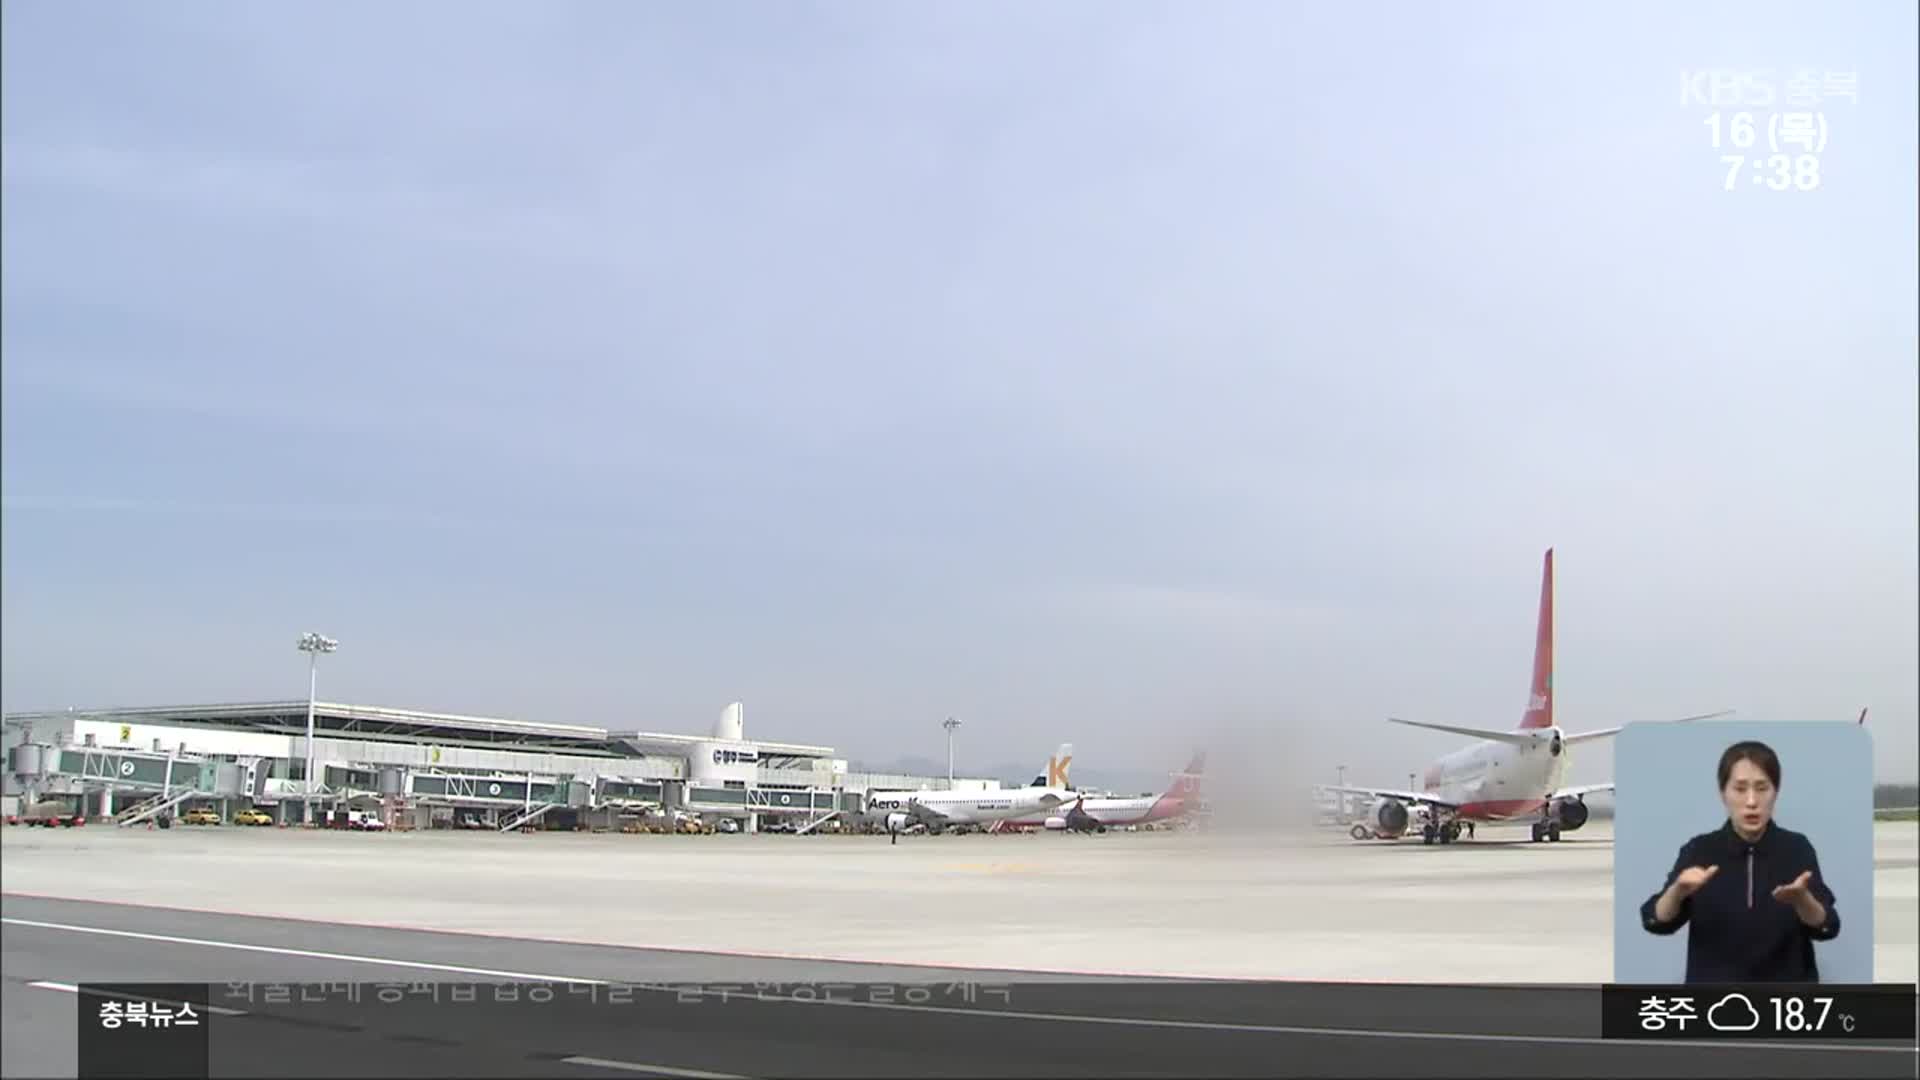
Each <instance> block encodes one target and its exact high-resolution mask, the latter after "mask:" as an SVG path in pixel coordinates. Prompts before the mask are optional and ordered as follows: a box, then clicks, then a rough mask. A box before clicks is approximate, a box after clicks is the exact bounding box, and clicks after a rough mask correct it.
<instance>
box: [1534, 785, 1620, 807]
mask: <svg viewBox="0 0 1920 1080" xmlns="http://www.w3.org/2000/svg"><path fill="white" fill-rule="evenodd" d="M1612 790H1613V783H1612V782H1611V781H1609V782H1607V783H1604V784H1581V785H1580V786H1579V787H1570V788H1561V789H1560V790H1559V791H1556V792H1554V793H1553V794H1551V795H1549V796H1547V801H1548V802H1552V801H1553V800H1555V799H1578V798H1581V797H1583V796H1587V795H1591V794H1593V793H1594V792H1596V791H1612Z"/></svg>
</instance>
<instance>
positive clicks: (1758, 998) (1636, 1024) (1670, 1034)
mask: <svg viewBox="0 0 1920 1080" xmlns="http://www.w3.org/2000/svg"><path fill="white" fill-rule="evenodd" d="M1601 1034H1602V1036H1603V1037H1605V1038H1608V1039H1749V1040H1761V1041H1781V1040H1787V1041H1799V1040H1808V1039H1811V1040H1849V1041H1852V1040H1858V1041H1862V1042H1865V1041H1875V1040H1877V1041H1897V1042H1901V1043H1904V1044H1906V1045H1908V1046H1911V1045H1912V1043H1913V1039H1914V988H1913V987H1912V986H1911V985H1907V986H1901V985H1898V984H1893V983H1868V984H1864V985H1855V986H1844V985H1830V986H1829V985H1814V986H1801V985H1797V984H1781V983H1769V984H1762V985H1756V986H1741V985H1716V986H1701V985H1678V986H1618V985H1609V986H1606V987H1603V988H1602V990H1601Z"/></svg>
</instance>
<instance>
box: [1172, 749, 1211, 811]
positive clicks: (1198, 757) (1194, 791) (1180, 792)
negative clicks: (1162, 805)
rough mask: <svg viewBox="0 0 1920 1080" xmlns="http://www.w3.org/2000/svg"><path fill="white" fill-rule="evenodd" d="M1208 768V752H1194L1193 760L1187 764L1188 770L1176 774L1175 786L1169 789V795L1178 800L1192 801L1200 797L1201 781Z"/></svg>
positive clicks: (1174, 778)
mask: <svg viewBox="0 0 1920 1080" xmlns="http://www.w3.org/2000/svg"><path fill="white" fill-rule="evenodd" d="M1206 768H1207V754H1206V751H1204V750H1196V751H1194V754H1193V760H1192V761H1190V762H1188V763H1187V767H1186V769H1184V770H1183V771H1181V772H1178V773H1175V774H1174V777H1173V786H1172V787H1170V788H1168V789H1167V794H1168V795H1171V796H1173V797H1174V798H1176V799H1191V798H1194V797H1196V796H1198V795H1199V794H1200V779H1201V776H1202V775H1203V774H1204V773H1205V772H1206Z"/></svg>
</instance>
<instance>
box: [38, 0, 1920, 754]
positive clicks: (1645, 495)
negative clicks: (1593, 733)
mask: <svg viewBox="0 0 1920 1080" xmlns="http://www.w3.org/2000/svg"><path fill="white" fill-rule="evenodd" d="M1916 30H1917V28H1916V23H1915V10H1914V8H1913V6H1912V5H1910V4H1898V3H1891V2H1887V3H1867V4H1857V5H1844V4H1839V3H1823V4H1818V5H1804V4H1798V5H1784V4H1782V5H1772V6H1763V5H1755V4H1738V5H1725V6H1710V5H1706V4H1684V5H1675V4H1648V5H1644V6H1640V7H1637V8H1630V7H1628V6H1627V5H1625V4H1621V3H1607V4H1588V5H1584V6H1581V7H1579V8H1575V7H1574V6H1573V5H1568V4H1534V3H1520V2H1514V3H1504V4H1497V5H1484V4H1483V5H1467V4H1445V5H1431V4H1418V3H1412V2H1405V3H1378V4H1358V3H1332V2H1317V3H1311V4H1309V3H1305V2H1281V0H1274V2H1263V3H1252V4H1244V5H1227V4H1219V3H1208V4H1187V3H1180V4H1175V3H1165V4H1139V3H1132V4H1129V3H1097V4H1094V3H1052V4H1005V5H994V4H980V3H969V4H954V3H949V4H942V5H934V4H911V5H894V4H880V3H871V4H854V3H834V4H801V3H773V2H763V3H755V4H747V3H733V4H697V5H696V4H682V5H667V4H627V3H612V2H608V3H599V4H572V5H567V4H533V3H519V4H483V3H475V2H471V0H461V2H459V3H444V4H438V3H434V4H430V3H423V2H417V0H413V2H409V3H405V4H375V3H367V2H359V3H333V4H325V5H321V4H295V3H290V2H289V3H274V4H242V3H200V4H169V5H135V4H111V5H110V4H89V5H72V4H63V3H52V2H45V0H42V2H29V0H10V2H9V3H7V5H6V7H5V26H4V72H5V74H4V94H3V95H0V105H3V107H4V123H5V156H4V164H5V228H4V231H3V233H0V237H3V242H4V255H5V283H4V301H5V311H4V456H3V457H0V463H3V466H4V476H3V480H4V497H5V505H4V633H3V634H0V648H3V649H4V656H3V663H4V670H5V680H4V696H5V706H6V707H7V708H8V709H20V708H37V707H64V706H67V705H79V706H82V707H85V706H90V705H108V704H134V703H159V702H198V701H213V700H238V699H255V698H269V697H276V698H293V697H300V696H302V695H304V693H305V690H306V670H305V669H306V665H305V663H304V662H303V659H302V657H301V656H300V655H299V654H298V653H296V652H295V650H294V639H295V637H296V636H297V635H298V634H299V633H300V632H301V631H303V630H307V629H316V630H320V631H322V632H325V633H328V634H331V635H333V636H335V637H337V638H339V639H340V640H341V641H342V643H343V644H342V646H341V651H340V652H339V653H338V654H337V655H336V656H333V657H329V658H328V659H327V660H326V661H325V663H324V666H323V671H322V678H321V695H322V696H323V697H326V698H331V699H337V700H351V701H361V702H369V703H381V704H389V705H396V706H412V707H421V708H430V709H445V710H463V711H475V712H482V713H491V714H502V715H515V716H523V717H529V718H540V719H551V720H558V721H570V722H581V723H595V724H606V725H609V726H615V727H643V728H652V729H656V730H680V731H703V730H706V729H707V728H708V727H709V726H710V724H711V723H712V720H713V718H714V716H715V715H716V714H717V713H718V711H719V710H720V708H721V707H722V706H723V705H724V704H725V703H726V702H728V701H731V700H734V699H742V700H745V701H746V702H747V730H748V733H749V734H750V735H760V736H764V737H768V738H784V739H794V740H801V741H810V742H822V743H829V744H833V745H836V746H839V747H840V748H841V749H842V750H843V751H845V752H846V753H847V754H849V755H850V756H856V757H858V756H865V757H870V758H877V757H885V756H888V755H898V754H908V753H917V754H923V755H926V756H930V757H936V758H938V757H940V756H941V755H942V754H943V753H944V745H945V743H944V734H943V733H942V732H941V730H940V729H939V726H938V724H939V721H940V719H941V718H942V717H944V716H946V715H948V714H954V715H957V716H959V717H960V718H961V719H962V720H963V721H964V722H965V725H966V726H965V727H964V728H963V729H962V731H961V747H962V751H961V755H960V759H961V762H962V768H963V769H964V768H965V766H966V764H967V763H968V762H969V761H973V762H977V763H980V764H986V763H989V762H992V763H998V762H1004V761H1019V760H1024V759H1027V758H1032V759H1033V760H1034V762H1035V764H1036V766H1037V765H1038V763H1039V762H1040V761H1042V760H1043V759H1044V757H1045V755H1046V754H1047V753H1048V752H1049V751H1050V750H1051V749H1052V748H1053V746H1054V744H1055V743H1057V742H1059V741H1061V740H1063V739H1071V740H1072V741H1073V742H1074V743H1075V744H1076V748H1077V760H1078V761H1079V762H1080V763H1082V764H1086V765H1092V764H1093V763H1095V762H1099V763H1102V764H1108V765H1113V766H1125V767H1130V768H1133V767H1138V768H1158V767H1165V768H1172V767H1175V766H1177V765H1179V764H1180V763H1181V761H1182V760H1184V756H1185V749H1186V747H1187V745H1188V744H1189V743H1191V742H1193V741H1195V740H1196V738H1197V737H1198V735H1199V734H1200V733H1202V732H1204V731H1212V730H1216V729H1218V728H1220V727H1223V726H1225V727H1232V726H1245V727H1253V728H1257V729H1260V730H1262V731H1265V732H1267V733H1269V734H1273V735H1275V736H1277V737H1278V736H1284V738H1285V739H1287V740H1289V741H1290V742H1292V743H1294V744H1296V748H1295V750H1294V751H1293V752H1292V753H1291V754H1290V755H1289V760H1290V761H1291V762H1293V763H1295V764H1303V763H1305V764H1307V765H1310V766H1311V768H1312V769H1315V770H1317V769H1320V768H1321V767H1322V766H1323V765H1324V766H1325V771H1326V773H1327V775H1328V777H1329V778H1330V777H1331V763H1332V762H1334V761H1342V762H1344V763H1346V764H1347V765H1349V766H1350V769H1349V773H1348V778H1349V779H1350V780H1356V781H1365V780H1373V781H1376V782H1381V783H1399V782H1403V781H1404V778H1405V773H1406V770H1408V769H1410V768H1414V767H1416V766H1417V765H1419V764H1420V763H1422V762H1424V761H1425V760H1426V759H1427V758H1428V757H1430V756H1431V755H1433V754H1435V753H1437V752H1441V751H1444V750H1448V749H1451V748H1453V747H1455V746H1457V745H1458V744H1459V740H1457V739H1454V738H1453V737H1451V736H1446V735H1441V734H1438V733H1430V732H1420V731H1413V730H1408V729H1398V728H1394V727H1393V726H1391V725H1387V724H1385V723H1383V722H1382V720H1381V718H1382V717H1384V716H1386V715H1389V714H1391V715H1399V716H1405V717H1409V718H1415V719H1428V720H1434V721H1439V722H1454V723H1468V724H1475V725H1482V726H1507V725H1510V724H1513V723H1516V722H1517V721H1518V720H1519V715H1520V711H1521V709H1522V707H1523V705H1524V704H1525V697H1526V690H1527V676H1528V668H1529V652H1530V650H1531V648H1532V639H1533V633H1532V630H1533V619H1534V604H1535V597H1536V594H1537V590H1538V574H1539V562H1540V555H1541V552H1542V551H1543V550H1544V549H1545V548H1547V547H1548V546H1549V545H1552V546H1555V547H1556V548H1557V549H1558V555H1557V559H1558V562H1559V591H1558V605H1559V668H1558V674H1557V678H1556V689H1557V691H1558V705H1559V713H1560V719H1561V720H1562V722H1563V723H1564V724H1565V725H1566V726H1568V727H1569V728H1570V729H1574V730H1580V729H1584V728H1591V727H1599V726H1606V725H1612V724H1616V723H1621V722H1624V721H1628V720H1635V719H1659V718H1664V717H1672V716H1678V715H1683V714H1687V713H1694V712H1702V711H1706V710H1709V709H1715V708H1725V707H1732V708H1738V709H1739V710H1740V711H1741V715H1742V716H1743V718H1748V719H1817V718H1832V719H1834V720H1836V721H1840V720H1847V719H1850V718H1851V717H1852V716H1853V715H1854V714H1855V713H1856V712H1857V711H1858V710H1859V708H1860V707H1861V706H1862V705H1868V706H1871V707H1872V709H1873V713H1872V719H1871V720H1870V726H1871V728H1872V730H1873V732H1874V735H1875V738H1876V740H1877V747H1878V762H1879V763H1878V768H1879V770H1880V772H1881V774H1882V776H1883V778H1910V777H1912V776H1913V775H1914V773H1915V756H1916V737H1915V736H1916V680H1917V678H1920V676H1917V675H1916V656H1917V655H1920V630H1917V626H1916V624H1917V623H1920V614H1917V603H1916V595H1917V593H1920V576H1917V574H1916V564H1917V563H1920V527H1917V525H1916V520H1917V519H1920V499H1917V496H1916V491H1917V490H1920V474H1917V470H1916V438H1917V437H1920V419H1917V418H1916V398H1917V396H1920V386H1917V385H1916V348H1917V341H1916V319H1917V318H1920V316H1917V314H1916V300H1915V297H1916V294H1917V293H1920V278H1917V276H1916V272H1915V263H1916V247H1915V232H1916V219H1915V204H1914V195H1913V193H1914V190H1915V184H1916V178H1917V176H1916V160H1915V144H1914V131H1915V128H1916V120H1917V118H1916V109H1915V98H1916V84H1915V79H1916V75H1915V55H1914V49H1915V44H1914V43H1915V40H1916ZM1715 66H1720V67H1735V68H1772V69H1777V70H1781V71H1782V72H1783V73H1782V74H1781V75H1780V76H1779V78H1780V79H1781V80H1782V81H1784V79H1785V74H1784V72H1785V71H1787V70H1791V69H1793V68H1797V67H1808V68H1812V69H1815V70H1819V71H1841V72H1852V73H1855V74H1857V76H1858V79H1859V93H1858V102H1857V104H1853V103H1848V102H1844V101H1829V102H1827V103H1826V104H1824V105H1822V106H1821V108H1822V110H1823V111H1824V113H1825V115H1826V117H1827V120H1828V123H1829V125H1830V129H1829V130H1830V143H1829V146H1828V148H1827V149H1826V150H1825V152H1824V153H1823V154H1821V156H1820V158H1821V171H1822V177H1823V182H1822V184H1821V186H1820V188H1819V189H1818V190H1814V191H1810V192H1797V191H1788V192H1773V191H1768V190H1766V189H1765V188H1756V187H1751V186H1748V183H1747V181H1746V179H1745V177H1744V176H1743V178H1742V183H1741V184H1740V185H1739V187H1740V190H1736V191H1733V192H1727V191H1725V190H1723V182H1724V179H1725V174H1726V166H1724V165H1723V164H1722V163H1721V162H1720V160H1719V156H1720V155H1721V154H1724V153H1730V152H1732V151H1730V150H1729V149H1726V148H1723V149H1719V150H1716V149H1714V148H1713V147H1712V145H1711V143H1710V141H1709V140H1710V133H1709V131H1708V129H1707V127H1706V126H1705V124H1704V121H1705V119H1706V117H1707V115H1708V114H1709V113H1710V112H1711V111H1712V110H1711V109H1710V108H1707V107H1703V106H1699V105H1693V106H1683V105H1682V103H1681V97H1680V92H1681V85H1682V80H1681V72H1682V71H1683V70H1687V69H1697V68H1704V67H1715ZM1755 111H1756V112H1758V113H1759V115H1760V116H1761V123H1762V125H1763V130H1762V134H1761V141H1762V143H1763V144H1764V141H1765V133H1764V124H1765V117H1766V116H1767V115H1768V113H1769V110H1767V109H1759V110H1755ZM1754 152H1755V153H1756V154H1760V153H1763V152H1764V147H1762V148H1757V149H1756V150H1755V151H1754ZM1747 175H1750V173H1749V174H1747ZM1582 751H1583V753H1582V755H1581V760H1580V764H1579V766H1578V768H1577V769H1576V774H1575V779H1576V780H1578V781H1582V782H1584V781H1592V780H1599V779H1605V778H1606V776H1607V770H1608V767H1609V764H1610V763H1609V761H1608V753H1607V751H1606V750H1605V749H1604V747H1602V748H1601V749H1598V750H1593V751H1588V750H1587V748H1584V747H1583V748H1582ZM1036 771H1037V770H1036Z"/></svg>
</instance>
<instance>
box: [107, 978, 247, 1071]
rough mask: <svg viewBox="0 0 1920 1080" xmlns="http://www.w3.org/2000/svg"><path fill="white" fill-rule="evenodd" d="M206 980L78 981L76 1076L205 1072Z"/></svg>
mask: <svg viewBox="0 0 1920 1080" xmlns="http://www.w3.org/2000/svg"><path fill="white" fill-rule="evenodd" d="M208 991H209V987H208V986H207V984H205V983H177V984H175V983H82V984H81V986H80V992H79V993H78V994H76V995H74V1001H75V1002H76V1005H75V1008H76V1009H77V1010H78V1015H77V1017H76V1019H77V1020H78V1021H79V1026H78V1035H77V1039H76V1041H77V1045H76V1047H75V1049H76V1050H77V1051H78V1054H77V1056H78V1058H79V1070H78V1072H79V1076H80V1077H81V1080H94V1078H96V1077H97V1078H100V1080H107V1078H114V1080H118V1078H121V1077H155V1078H162V1077H164V1078H168V1080H171V1078H173V1077H192V1078H204V1077H206V1076H208V1075H209V1071H210V1068H211V1058H210V1056H209V1054H208V1051H207V1048H208V1046H209V1045H210V1044H211V1037H210V1035H209V1032H210V1031H211V1030H212V1027H213V1010H212V1009H211V1008H210V1007H209V1005H208V1000H207V999H208V997H209V993H208Z"/></svg>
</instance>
